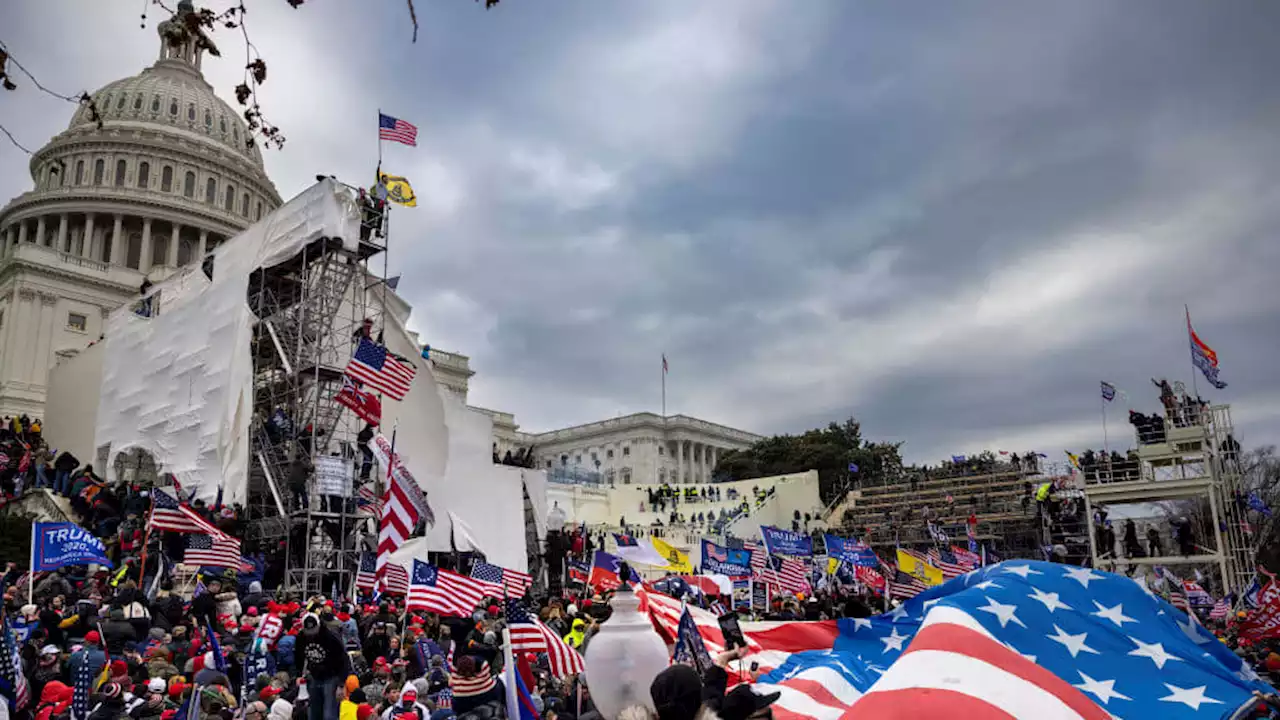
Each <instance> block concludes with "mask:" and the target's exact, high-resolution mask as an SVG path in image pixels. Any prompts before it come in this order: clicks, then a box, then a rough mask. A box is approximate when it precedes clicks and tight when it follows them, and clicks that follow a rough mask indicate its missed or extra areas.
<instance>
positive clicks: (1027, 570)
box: [1004, 565, 1044, 580]
mask: <svg viewBox="0 0 1280 720" xmlns="http://www.w3.org/2000/svg"><path fill="white" fill-rule="evenodd" d="M1004 571H1005V572H1007V573H1009V574H1010V575H1017V576H1019V577H1021V578H1022V579H1023V580H1025V579H1027V576H1028V575H1043V574H1044V573H1042V572H1040V571H1039V570H1032V569H1031V566H1030V565H1009V566H1006V567H1005V568H1004Z"/></svg>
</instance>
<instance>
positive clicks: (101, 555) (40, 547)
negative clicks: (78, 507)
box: [31, 522, 114, 572]
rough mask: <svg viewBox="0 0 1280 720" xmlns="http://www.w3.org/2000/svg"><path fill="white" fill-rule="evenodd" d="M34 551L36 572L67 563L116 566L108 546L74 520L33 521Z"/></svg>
mask: <svg viewBox="0 0 1280 720" xmlns="http://www.w3.org/2000/svg"><path fill="white" fill-rule="evenodd" d="M31 554H32V557H33V558H34V561H35V566H34V567H33V568H32V570H33V571H35V572H44V571H48V570H57V569H58V568H60V567H64V566H66V565H88V564H89V563H97V564H99V565H106V566H107V567H113V566H114V565H113V563H112V562H111V559H110V558H108V557H107V548H106V546H105V545H103V544H102V541H101V540H99V539H98V538H97V537H95V536H94V534H93V533H91V532H89V531H88V530H85V529H84V528H82V527H80V526H79V525H77V524H75V523H71V522H48V523H45V522H38V523H32V524H31Z"/></svg>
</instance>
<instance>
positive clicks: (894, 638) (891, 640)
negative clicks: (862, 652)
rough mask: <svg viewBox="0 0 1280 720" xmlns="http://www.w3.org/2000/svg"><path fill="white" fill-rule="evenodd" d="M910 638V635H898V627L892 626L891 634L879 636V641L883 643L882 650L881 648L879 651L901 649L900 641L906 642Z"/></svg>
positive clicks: (885, 651)
mask: <svg viewBox="0 0 1280 720" xmlns="http://www.w3.org/2000/svg"><path fill="white" fill-rule="evenodd" d="M910 638H911V636H910V635H899V634H898V628H894V629H893V633H892V634H890V635H888V636H886V637H882V638H880V642H882V643H884V650H882V651H881V652H882V653H887V652H889V651H890V650H898V651H901V650H902V643H904V642H906V641H907V640H909V639H910Z"/></svg>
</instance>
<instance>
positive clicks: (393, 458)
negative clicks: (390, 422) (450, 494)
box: [375, 432, 418, 577]
mask: <svg viewBox="0 0 1280 720" xmlns="http://www.w3.org/2000/svg"><path fill="white" fill-rule="evenodd" d="M387 458H388V459H387V465H388V466H389V468H388V469H389V470H394V469H395V466H396V465H397V464H399V462H400V459H399V457H398V456H397V455H396V452H395V433H394V432H393V433H392V435H391V447H390V448H389V449H388V451H387ZM408 482H410V480H406V478H405V477H404V475H402V474H400V473H396V472H388V474H387V494H386V495H384V496H383V498H382V511H383V512H382V518H381V520H380V521H379V522H378V558H377V561H376V562H375V566H376V567H377V573H378V577H382V576H383V573H384V572H385V571H384V568H385V567H387V565H388V561H389V560H390V558H391V553H393V552H395V551H396V550H397V549H399V548H400V546H401V545H404V543H405V541H406V540H408V539H409V535H410V534H411V533H412V532H413V529H414V527H416V526H417V524H418V506H417V504H415V503H414V502H413V500H412V495H411V492H412V491H411V490H410V489H409V488H408V487H407V483H408Z"/></svg>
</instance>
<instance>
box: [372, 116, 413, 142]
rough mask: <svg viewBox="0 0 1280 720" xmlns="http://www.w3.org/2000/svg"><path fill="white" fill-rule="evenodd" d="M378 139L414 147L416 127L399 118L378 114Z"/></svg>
mask: <svg viewBox="0 0 1280 720" xmlns="http://www.w3.org/2000/svg"><path fill="white" fill-rule="evenodd" d="M378 139H379V140H390V141H391V142H398V143H403V144H405V145H411V146H414V147H416V146H417V145H418V127H417V126H416V125H414V124H413V123H408V122H405V121H404V120H401V119H400V118H395V117H391V116H390V115H387V114H384V113H378Z"/></svg>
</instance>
